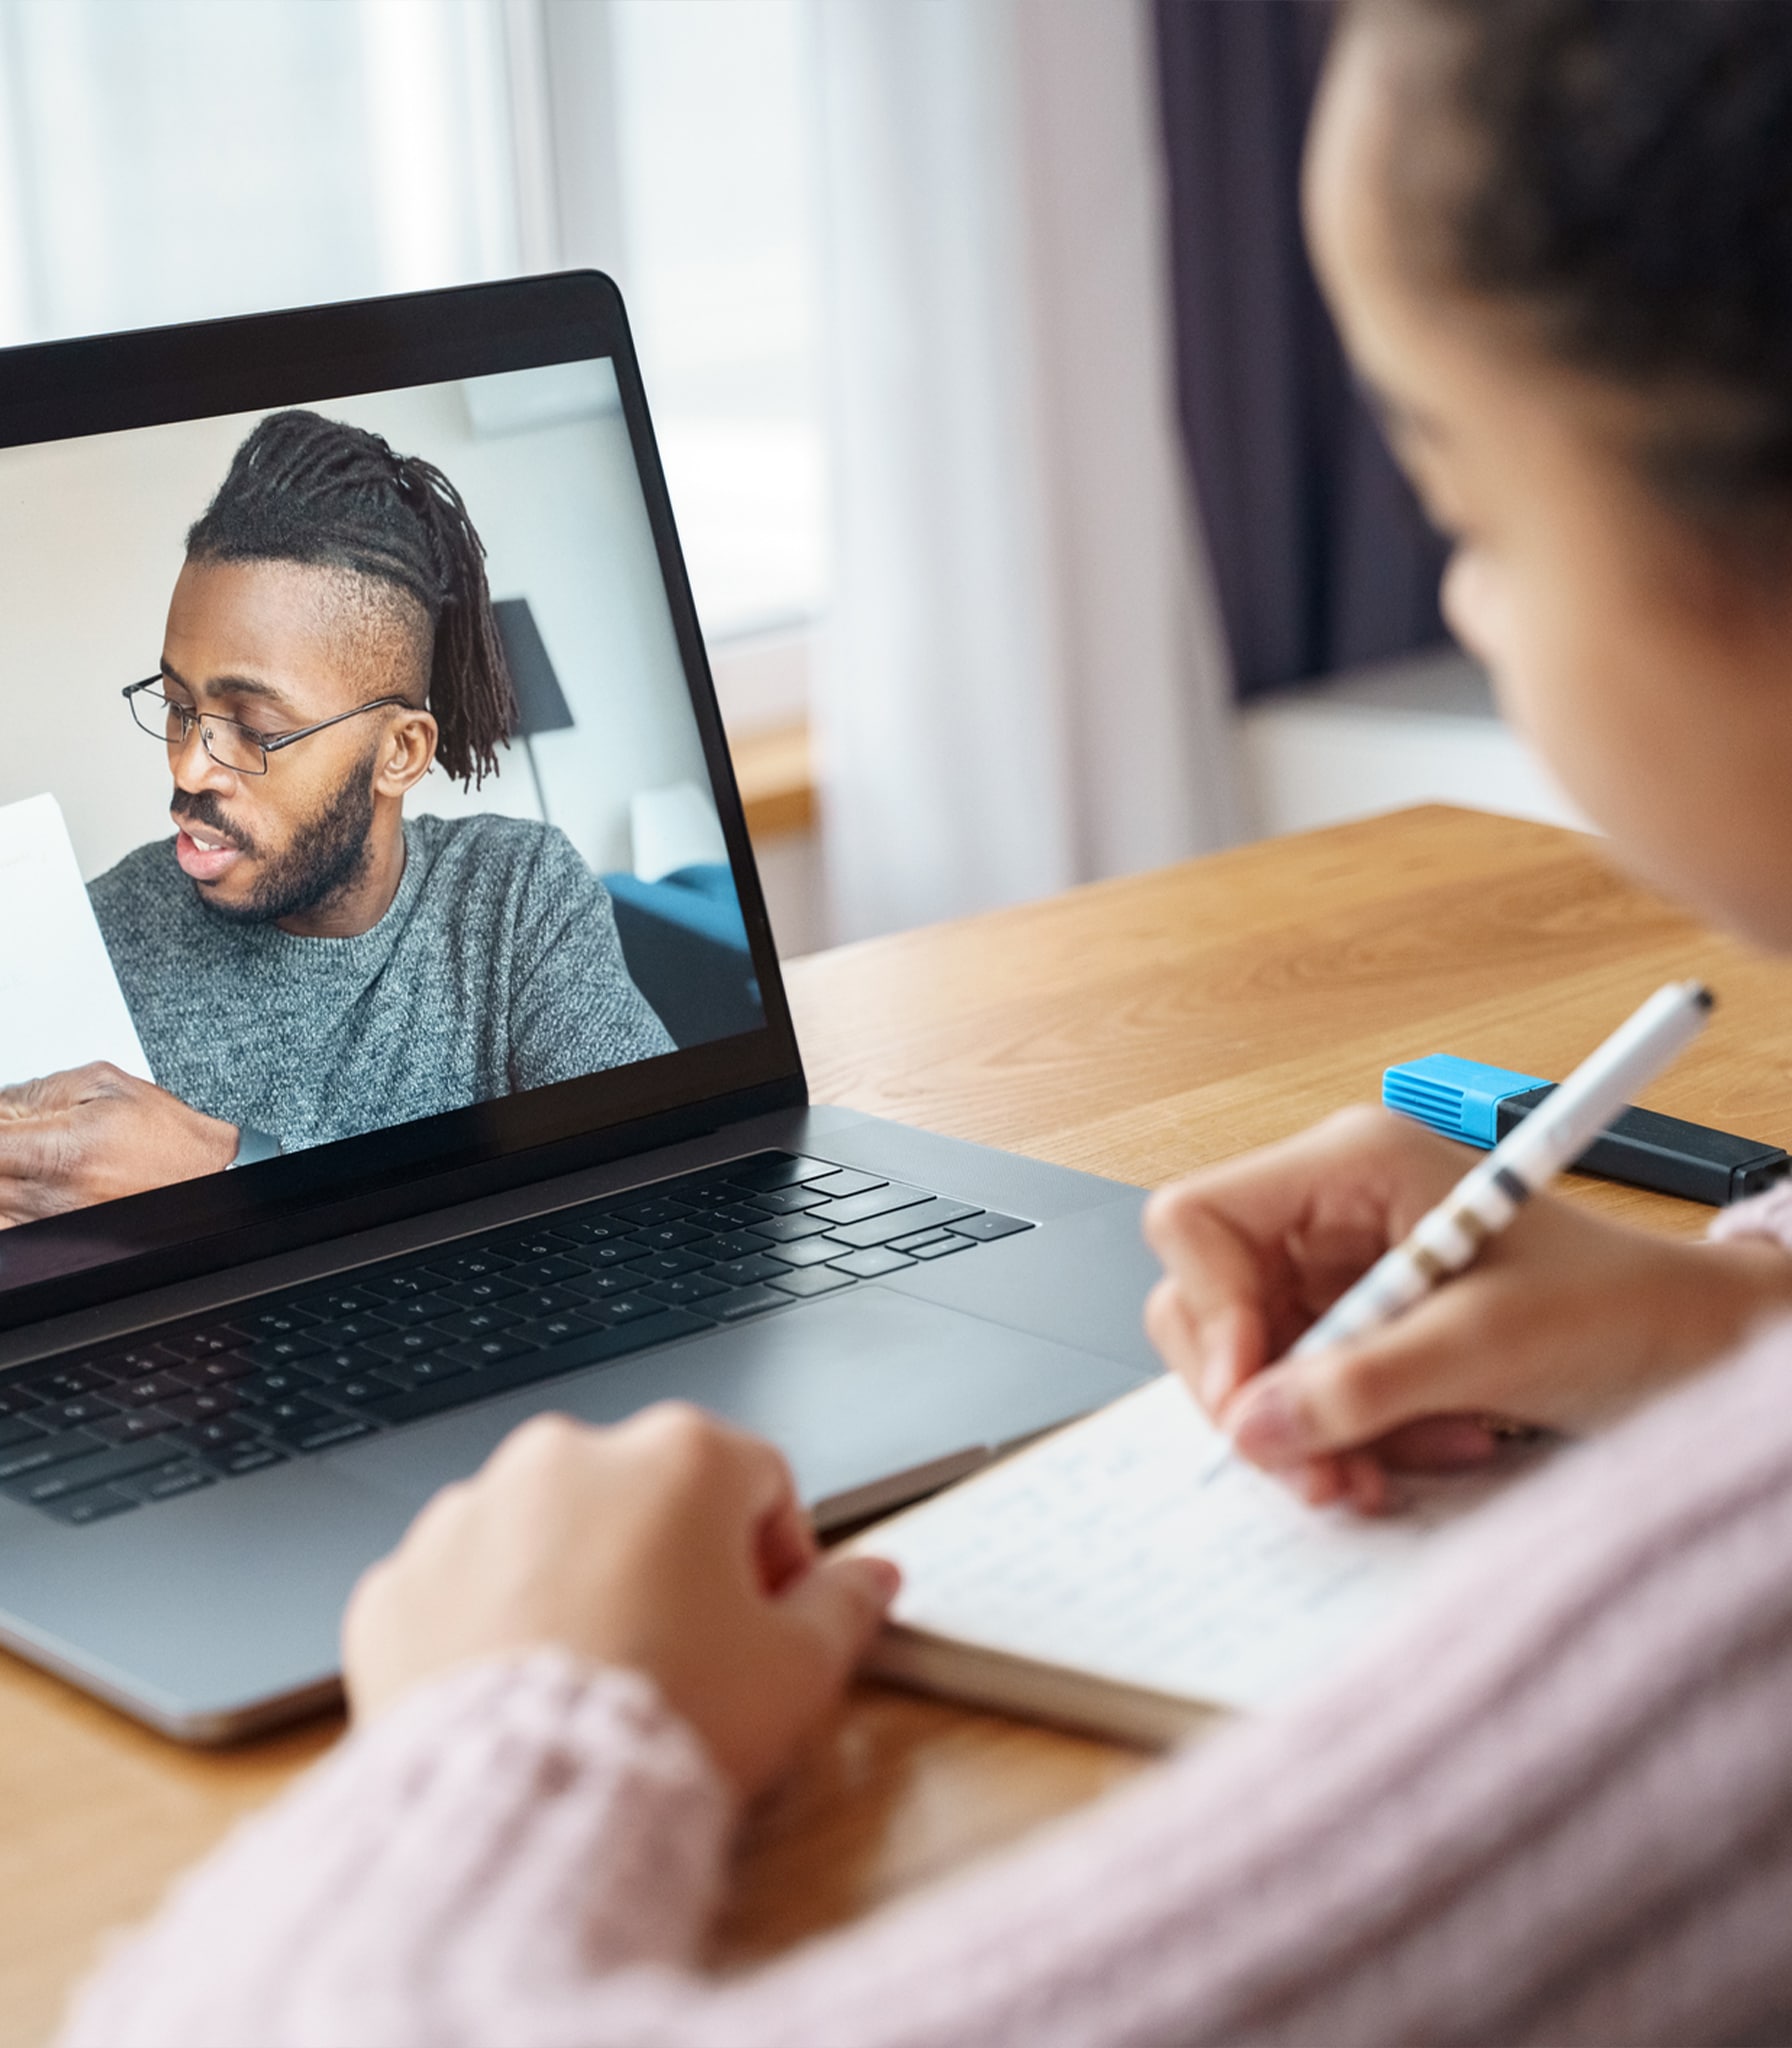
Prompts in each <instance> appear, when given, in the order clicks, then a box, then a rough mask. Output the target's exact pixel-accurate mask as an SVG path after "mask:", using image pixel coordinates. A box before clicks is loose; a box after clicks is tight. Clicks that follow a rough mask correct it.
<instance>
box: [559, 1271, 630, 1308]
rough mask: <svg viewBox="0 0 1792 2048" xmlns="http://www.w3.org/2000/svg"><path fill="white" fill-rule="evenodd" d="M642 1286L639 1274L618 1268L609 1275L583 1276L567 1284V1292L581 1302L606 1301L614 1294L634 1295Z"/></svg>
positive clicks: (594, 1274) (587, 1274)
mask: <svg viewBox="0 0 1792 2048" xmlns="http://www.w3.org/2000/svg"><path fill="white" fill-rule="evenodd" d="M640 1284H641V1276H640V1274H639V1273H632V1272H630V1270H629V1269H628V1267H627V1266H617V1267H616V1268H615V1269H614V1270H613V1271H611V1272H608V1273H584V1274H581V1275H580V1277H579V1278H578V1279H577V1280H569V1281H568V1282H567V1283H566V1291H567V1293H568V1294H572V1295H576V1296H578V1298H579V1299H580V1300H581V1301H606V1300H608V1299H609V1297H610V1296H611V1295H613V1294H632V1293H633V1292H634V1291H635V1289H636V1288H637V1287H639V1286H640Z"/></svg>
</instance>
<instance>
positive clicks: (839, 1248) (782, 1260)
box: [771, 1237, 852, 1266]
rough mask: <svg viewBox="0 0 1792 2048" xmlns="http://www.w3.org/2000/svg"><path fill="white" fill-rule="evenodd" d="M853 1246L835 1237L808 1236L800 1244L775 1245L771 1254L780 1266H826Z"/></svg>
mask: <svg viewBox="0 0 1792 2048" xmlns="http://www.w3.org/2000/svg"><path fill="white" fill-rule="evenodd" d="M851 1249H852V1247H851V1246H850V1245H848V1244H843V1243H842V1242H841V1241H840V1240H839V1239H838V1238H834V1237H806V1238H804V1239H803V1241H802V1242H801V1243H800V1244H779V1245H773V1247H772V1250H771V1256H772V1257H773V1258H774V1259H776V1260H777V1262H778V1264H779V1265H780V1266H825V1265H826V1264H827V1263H828V1261H829V1260H830V1259H837V1258H838V1257H839V1256H840V1254H841V1253H842V1252H844V1251H850V1250H851Z"/></svg>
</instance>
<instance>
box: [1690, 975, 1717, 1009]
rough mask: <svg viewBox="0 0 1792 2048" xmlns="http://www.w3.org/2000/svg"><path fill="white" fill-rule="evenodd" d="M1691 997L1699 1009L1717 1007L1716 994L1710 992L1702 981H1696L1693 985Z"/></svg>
mask: <svg viewBox="0 0 1792 2048" xmlns="http://www.w3.org/2000/svg"><path fill="white" fill-rule="evenodd" d="M1692 999H1693V1001H1694V1002H1695V1003H1697V1004H1698V1006H1699V1008H1700V1009H1701V1010H1711V1009H1715V1008H1716V1007H1717V998H1716V996H1714V995H1713V994H1712V993H1711V991H1710V990H1709V989H1708V988H1707V987H1706V986H1705V984H1704V983H1703V982H1702V981H1701V982H1696V983H1695V984H1694V985H1693V992H1692Z"/></svg>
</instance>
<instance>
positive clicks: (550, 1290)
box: [504, 1268, 626, 1322]
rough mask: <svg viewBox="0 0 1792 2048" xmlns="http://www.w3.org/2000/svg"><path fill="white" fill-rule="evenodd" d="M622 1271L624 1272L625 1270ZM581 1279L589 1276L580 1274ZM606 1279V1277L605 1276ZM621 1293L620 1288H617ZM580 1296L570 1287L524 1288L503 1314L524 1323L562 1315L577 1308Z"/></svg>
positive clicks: (507, 1304) (507, 1303)
mask: <svg viewBox="0 0 1792 2048" xmlns="http://www.w3.org/2000/svg"><path fill="white" fill-rule="evenodd" d="M623 1270H625V1271H626V1268H624V1269H623ZM579 1277H580V1278H581V1279H585V1278H589V1275H586V1274H581V1275H580V1276H579ZM606 1277H607V1276H606ZM617 1291H618V1292H621V1291H622V1290H621V1288H618V1290H617ZM582 1299H583V1297H582V1296H580V1295H577V1294H574V1293H573V1291H572V1289H571V1288H570V1287H535V1288H526V1289H525V1290H524V1291H523V1292H522V1293H521V1294H519V1295H516V1296H514V1297H513V1298H512V1299H511V1300H509V1301H507V1302H506V1303H505V1304H504V1312H505V1313H506V1314H509V1315H516V1316H521V1317H522V1318H523V1319H524V1320H525V1321H526V1322H533V1321H535V1320H536V1318H537V1317H540V1316H558V1315H564V1314H565V1313H566V1312H567V1311H568V1310H569V1309H576V1308H577V1307H578V1306H579V1303H580V1301H581V1300H582Z"/></svg>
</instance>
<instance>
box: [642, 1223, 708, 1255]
mask: <svg viewBox="0 0 1792 2048" xmlns="http://www.w3.org/2000/svg"><path fill="white" fill-rule="evenodd" d="M709 1235H710V1232H709V1231H708V1230H707V1229H705V1228H704V1226H703V1225H702V1224H700V1223H661V1224H659V1225H657V1226H656V1227H655V1228H654V1229H651V1230H637V1231H636V1232H635V1242H636V1244H644V1245H647V1246H650V1247H651V1248H652V1249H653V1250H654V1251H656V1252H675V1251H678V1250H680V1249H681V1248H682V1247H683V1246H685V1245H687V1244H701V1243H702V1242H703V1240H704V1239H705V1238H706V1237H708V1236H709Z"/></svg>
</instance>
